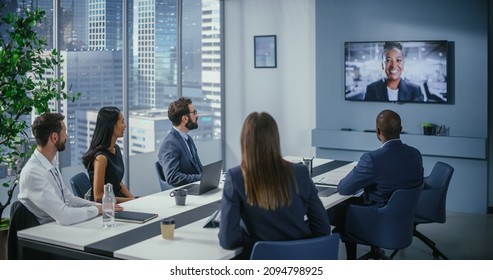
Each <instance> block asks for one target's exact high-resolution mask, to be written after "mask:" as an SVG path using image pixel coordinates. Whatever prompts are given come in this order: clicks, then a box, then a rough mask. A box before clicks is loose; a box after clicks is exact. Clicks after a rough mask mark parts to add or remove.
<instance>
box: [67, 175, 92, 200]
mask: <svg viewBox="0 0 493 280" xmlns="http://www.w3.org/2000/svg"><path fill="white" fill-rule="evenodd" d="M70 185H71V186H72V190H73V191H74V194H75V195H76V196H78V197H80V198H84V196H85V194H86V193H87V192H88V191H89V190H90V189H91V187H92V186H91V181H89V177H88V176H87V174H86V173H84V172H80V173H77V174H75V175H74V176H73V177H72V178H70Z"/></svg>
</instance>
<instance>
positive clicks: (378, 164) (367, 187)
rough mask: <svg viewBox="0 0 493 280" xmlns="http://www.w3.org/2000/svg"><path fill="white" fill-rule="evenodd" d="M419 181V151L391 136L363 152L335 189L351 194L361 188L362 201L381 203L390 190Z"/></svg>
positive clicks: (421, 165) (381, 204)
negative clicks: (384, 141) (390, 138)
mask: <svg viewBox="0 0 493 280" xmlns="http://www.w3.org/2000/svg"><path fill="white" fill-rule="evenodd" d="M422 182H423V159H422V157H421V153H420V152H419V151H418V150H417V149H415V148H413V147H410V146H408V145H406V144H403V143H402V142H401V140H399V139H395V140H390V141H387V142H386V143H385V144H384V145H383V146H382V147H381V148H379V149H377V150H375V151H371V152H368V153H364V154H363V155H362V156H361V158H360V160H359V162H358V164H357V165H356V166H355V167H354V169H353V170H352V171H351V172H350V173H349V174H348V175H346V177H344V178H343V179H342V180H341V181H340V182H339V185H338V186H337V190H338V191H339V193H340V194H342V195H351V194H354V193H356V192H358V191H359V190H361V189H363V190H364V192H363V199H364V201H365V203H364V204H377V205H379V206H383V205H385V204H386V203H387V201H388V200H389V198H390V196H391V195H392V193H393V192H394V190H396V189H400V188H413V187H417V186H419V185H421V183H422Z"/></svg>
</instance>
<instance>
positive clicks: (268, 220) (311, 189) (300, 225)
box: [219, 164, 330, 257]
mask: <svg viewBox="0 0 493 280" xmlns="http://www.w3.org/2000/svg"><path fill="white" fill-rule="evenodd" d="M292 166H293V170H294V172H293V174H294V176H295V180H296V183H297V185H298V190H299V193H298V194H297V195H294V196H293V200H292V202H291V204H290V205H289V206H287V207H283V208H280V209H277V210H270V211H267V210H264V209H261V208H259V207H257V206H251V205H249V204H248V203H247V198H246V195H245V186H244V181H243V175H242V173H241V168H240V167H239V166H237V167H235V168H232V169H230V170H228V172H227V174H226V179H225V182H224V190H223V197H222V200H221V222H220V224H219V226H220V231H219V243H220V244H221V246H222V247H223V248H226V249H232V248H236V247H239V246H244V248H243V250H244V252H245V253H246V257H248V252H250V251H251V248H252V247H253V245H254V244H255V242H256V241H258V240H273V241H277V240H295V239H304V238H310V237H315V236H323V235H328V234H330V224H329V219H328V216H327V214H326V211H325V208H324V206H323V205H322V202H321V201H320V198H319V197H318V192H317V189H316V188H315V185H314V184H313V181H312V179H311V178H310V176H309V174H308V169H306V167H305V166H303V165H301V164H292ZM305 215H306V217H307V218H308V222H305ZM240 221H241V222H240ZM247 232H248V233H247Z"/></svg>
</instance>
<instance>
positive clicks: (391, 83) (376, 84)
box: [344, 40, 450, 103]
mask: <svg viewBox="0 0 493 280" xmlns="http://www.w3.org/2000/svg"><path fill="white" fill-rule="evenodd" d="M344 44H345V48H344V49H345V56H344V58H345V60H344V65H345V93H344V96H345V100H356V101H380V102H398V103H404V102H415V103H448V102H450V96H447V94H448V93H449V92H448V91H449V87H448V85H447V81H448V79H447V78H448V71H447V69H448V68H447V57H448V41H445V40H440V41H438V40H437V41H378V42H376V41H375V42H346V43H344Z"/></svg>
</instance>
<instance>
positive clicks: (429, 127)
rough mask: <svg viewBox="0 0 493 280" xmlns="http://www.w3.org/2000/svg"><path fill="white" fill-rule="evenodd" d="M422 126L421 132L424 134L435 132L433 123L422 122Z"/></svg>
mask: <svg viewBox="0 0 493 280" xmlns="http://www.w3.org/2000/svg"><path fill="white" fill-rule="evenodd" d="M421 126H422V127H423V134H424V135H433V134H435V131H434V130H435V125H434V124H432V123H430V122H424V123H422V124H421Z"/></svg>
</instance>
